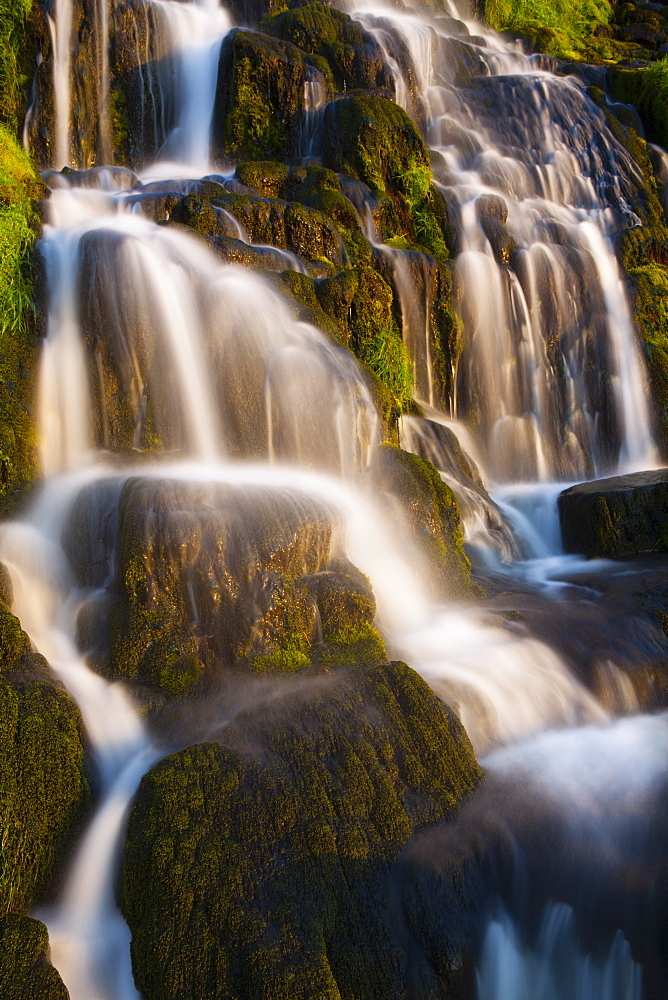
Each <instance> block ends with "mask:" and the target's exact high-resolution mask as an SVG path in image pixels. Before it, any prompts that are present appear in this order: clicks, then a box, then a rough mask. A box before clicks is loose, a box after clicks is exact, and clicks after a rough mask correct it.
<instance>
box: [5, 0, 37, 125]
mask: <svg viewBox="0 0 668 1000" xmlns="http://www.w3.org/2000/svg"><path fill="white" fill-rule="evenodd" d="M31 6H32V2H31V0H0V121H2V122H3V123H4V124H5V125H8V126H9V127H10V128H12V129H16V127H17V124H18V117H19V112H20V111H21V110H22V108H23V103H24V97H25V91H26V87H27V83H28V80H27V78H26V77H25V75H24V74H23V73H22V68H23V52H24V50H25V40H26V35H25V24H26V20H27V18H28V15H29V13H30V8H31Z"/></svg>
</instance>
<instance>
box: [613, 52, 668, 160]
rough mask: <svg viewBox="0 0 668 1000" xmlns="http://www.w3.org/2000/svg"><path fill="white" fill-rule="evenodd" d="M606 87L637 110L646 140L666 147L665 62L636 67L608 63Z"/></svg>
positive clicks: (667, 78) (667, 96)
mask: <svg viewBox="0 0 668 1000" xmlns="http://www.w3.org/2000/svg"><path fill="white" fill-rule="evenodd" d="M609 79H610V88H611V91H612V94H613V95H614V97H615V99H616V100H618V101H624V102H625V103H627V104H633V105H635V107H636V108H637V109H638V112H639V114H640V117H641V119H642V123H643V125H644V127H645V133H646V135H647V138H648V139H649V140H650V142H656V143H658V144H659V145H661V146H663V147H664V148H666V147H668V110H667V109H666V101H667V100H668V63H667V62H666V60H665V59H663V60H661V61H660V62H658V63H655V64H654V65H652V66H642V67H637V68H632V67H626V66H611V67H610V71H609Z"/></svg>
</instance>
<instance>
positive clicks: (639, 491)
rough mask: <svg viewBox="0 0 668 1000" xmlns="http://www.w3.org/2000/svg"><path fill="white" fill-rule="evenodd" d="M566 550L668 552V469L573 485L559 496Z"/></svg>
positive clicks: (610, 553) (625, 553)
mask: <svg viewBox="0 0 668 1000" xmlns="http://www.w3.org/2000/svg"><path fill="white" fill-rule="evenodd" d="M558 503H559V519H560V521H561V533H562V536H563V541H564V548H565V550H566V552H578V553H582V554H584V555H587V556H605V557H611V558H616V557H618V556H629V555H636V554H637V553H641V552H666V551H668V470H667V469H658V470H657V471H653V472H636V473H633V474H632V475H628V476H615V477H613V478H612V479H602V480H599V481H597V482H593V483H581V484H580V485H579V486H572V487H571V488H570V489H568V490H564V492H563V493H562V494H561V495H560V496H559V501H558Z"/></svg>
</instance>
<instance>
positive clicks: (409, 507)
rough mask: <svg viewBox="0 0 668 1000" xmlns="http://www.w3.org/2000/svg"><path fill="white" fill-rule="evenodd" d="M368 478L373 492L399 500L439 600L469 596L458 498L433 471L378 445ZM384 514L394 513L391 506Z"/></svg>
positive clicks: (470, 587)
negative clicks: (375, 490)
mask: <svg viewBox="0 0 668 1000" xmlns="http://www.w3.org/2000/svg"><path fill="white" fill-rule="evenodd" d="M369 475H370V477H371V481H372V482H373V485H374V488H375V489H377V490H380V491H381V492H382V494H385V495H386V496H388V497H391V498H392V499H393V501H395V502H396V501H399V504H400V509H401V511H402V513H403V516H404V518H405V526H407V527H408V530H409V531H410V533H411V535H412V536H413V538H414V540H415V541H416V542H417V543H418V545H420V547H421V548H422V550H423V552H424V553H425V555H426V556H427V558H428V560H429V562H430V564H431V567H432V572H433V576H434V581H433V582H434V584H435V586H436V589H437V591H438V592H439V593H440V595H441V596H446V597H453V596H460V597H471V596H473V595H474V593H475V588H474V587H473V585H472V584H471V579H470V574H471V566H470V563H469V560H468V558H467V557H466V555H465V553H464V534H463V531H462V526H461V519H460V515H459V506H458V504H457V498H456V497H455V494H454V493H453V492H452V490H451V489H450V487H449V486H447V485H446V484H445V483H444V482H443V480H442V479H441V477H440V475H439V474H438V471H437V470H436V469H435V468H434V466H433V465H432V464H431V463H430V462H427V461H425V460H424V459H423V458H419V457H418V456H417V455H413V454H411V453H410V452H407V451H402V450H401V449H400V448H396V447H393V446H392V445H381V446H380V448H379V449H378V451H377V455H376V458H375V460H374V463H373V465H372V466H371V469H370V472H369ZM388 512H389V513H390V515H391V513H392V505H390V506H389V508H388Z"/></svg>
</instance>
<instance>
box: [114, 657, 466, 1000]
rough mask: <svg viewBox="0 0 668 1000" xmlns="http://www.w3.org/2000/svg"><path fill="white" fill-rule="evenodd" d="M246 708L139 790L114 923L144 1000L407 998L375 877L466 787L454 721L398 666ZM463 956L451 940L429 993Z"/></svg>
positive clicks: (388, 892) (306, 686)
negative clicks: (126, 929)
mask: <svg viewBox="0 0 668 1000" xmlns="http://www.w3.org/2000/svg"><path fill="white" fill-rule="evenodd" d="M250 697H251V699H252V705H253V707H252V708H249V709H246V710H245V711H240V712H239V714H237V715H236V717H235V718H234V721H232V722H231V723H230V724H229V725H228V726H226V727H224V728H222V727H221V728H219V731H218V733H217V734H216V736H215V738H214V739H213V741H211V742H208V743H203V744H199V745H196V746H191V747H189V748H188V749H187V750H184V751H182V752H180V753H177V754H174V755H172V756H171V757H168V758H166V759H165V760H164V761H163V762H162V763H161V764H159V765H158V766H157V767H155V768H154V769H153V770H152V771H150V772H149V774H148V775H146V777H145V778H144V779H143V781H142V784H141V787H140V789H139V792H138V795H137V799H136V801H135V804H134V807H133V810H132V815H131V818H130V823H129V827H128V834H127V842H126V849H125V860H124V868H123V909H124V913H125V916H126V918H127V920H128V923H129V925H130V928H131V930H132V935H133V939H132V951H133V968H134V970H135V975H136V980H137V985H138V987H139V989H140V991H141V993H142V996H143V997H144V998H145V1000H158V998H163V997H168V996H169V997H171V996H176V995H178V994H179V993H183V994H184V995H188V996H189V997H192V998H193V1000H204V998H208V997H212V996H215V997H217V998H218V1000H226V998H231V997H237V998H240V1000H241V998H244V1000H251V998H257V997H261V996H269V995H271V996H272V997H273V998H275V1000H296V998H304V1000H305V998H307V997H313V996H318V997H322V998H328V1000H339V998H340V997H353V996H354V997H359V998H363V1000H365V998H369V1000H370V998H372V997H379V996H382V997H384V998H385V1000H399V998H401V997H405V996H406V988H407V979H408V968H407V965H408V960H409V956H408V955H407V953H406V951H405V950H404V947H403V946H404V944H405V942H404V941H403V940H402V939H401V931H400V928H399V927H398V926H397V924H398V921H396V920H394V919H393V918H392V917H390V916H388V914H389V913H391V912H392V907H391V906H390V907H389V908H388V905H387V904H388V902H390V901H391V898H392V881H391V877H390V873H391V869H392V865H393V864H394V862H395V859H396V858H397V856H398V854H399V852H400V851H401V849H402V847H403V846H404V844H405V843H406V842H407V841H408V840H409V839H410V837H411V835H412V834H413V832H414V831H415V830H417V829H419V828H421V827H423V826H424V825H425V824H428V823H433V822H435V821H438V820H439V819H445V818H452V817H453V816H454V815H455V814H456V812H457V810H458V808H459V806H460V804H461V803H462V802H463V800H464V799H465V798H466V796H467V795H468V794H469V793H470V792H471V791H472V790H473V789H474V788H475V786H476V785H477V783H478V781H479V780H480V775H481V772H480V769H479V767H478V765H477V763H476V761H475V758H474V756H473V752H472V750H471V747H470V744H469V742H468V739H467V737H466V735H465V733H464V731H463V729H462V727H461V725H460V724H459V722H458V721H457V720H456V718H455V717H454V716H453V715H452V714H451V713H450V712H449V710H448V709H446V708H444V707H443V706H442V704H441V703H440V702H439V701H438V700H437V699H436V698H435V696H434V695H433V694H432V693H431V692H430V691H429V689H428V688H427V686H426V685H425V684H424V682H423V681H422V680H421V679H420V678H419V677H418V676H417V675H416V674H414V673H413V672H412V671H411V670H409V669H408V668H407V667H406V666H405V665H403V664H398V663H394V664H390V665H389V666H382V667H376V668H374V669H370V670H356V671H354V672H347V673H343V674H341V673H337V674H335V675H332V676H330V677H318V678H312V679H311V680H310V681H308V682H304V681H302V682H300V683H297V684H295V683H294V682H293V681H288V680H287V679H283V680H282V681H281V683H276V684H274V685H273V686H272V687H271V688H270V689H268V690H267V691H265V693H264V696H263V695H262V691H261V690H259V689H258V690H256V691H255V692H251V693H250ZM247 703H248V702H247ZM457 897H459V898H457ZM446 898H447V897H446ZM447 903H448V905H449V906H451V907H452V908H453V909H455V910H456V908H458V907H459V908H461V907H463V906H465V905H466V903H467V900H466V890H465V888H464V887H463V886H461V885H460V886H459V889H458V890H457V891H455V890H454V889H453V891H452V892H451V894H450V897H449V898H447ZM455 919H456V916H455ZM463 959H464V943H463V942H462V941H461V940H460V941H459V942H458V947H453V948H452V949H451V950H450V952H449V960H450V968H449V969H442V970H441V973H442V977H441V978H440V979H439V987H440V988H439V995H441V996H443V995H447V992H446V990H447V984H448V981H449V979H450V978H451V977H452V976H454V975H456V970H457V968H458V967H460V966H461V964H462V961H463ZM423 961H424V960H423ZM425 965H426V963H425ZM424 971H425V972H426V969H425V970H424Z"/></svg>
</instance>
